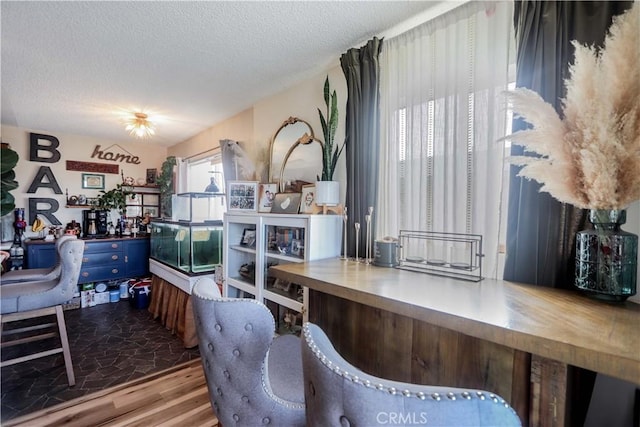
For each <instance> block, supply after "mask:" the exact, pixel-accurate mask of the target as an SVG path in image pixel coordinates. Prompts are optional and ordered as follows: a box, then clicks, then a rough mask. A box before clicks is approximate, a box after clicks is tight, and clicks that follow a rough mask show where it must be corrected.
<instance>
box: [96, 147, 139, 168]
mask: <svg viewBox="0 0 640 427" xmlns="http://www.w3.org/2000/svg"><path fill="white" fill-rule="evenodd" d="M113 147H117V148H118V149H119V150H120V151H124V152H125V153H126V154H123V153H117V152H114V151H108V150H109V149H111V148H113ZM94 157H97V158H99V159H100V160H109V161H112V162H125V163H131V164H134V165H139V164H140V158H139V157H138V156H134V155H133V154H131V153H130V152H128V151H127V150H125V149H124V148H122V147H121V146H119V145H118V144H113V145H110V146H108V147H107V148H105V149H104V150H101V149H100V145H96V148H94V149H93V153H92V154H91V158H94Z"/></svg>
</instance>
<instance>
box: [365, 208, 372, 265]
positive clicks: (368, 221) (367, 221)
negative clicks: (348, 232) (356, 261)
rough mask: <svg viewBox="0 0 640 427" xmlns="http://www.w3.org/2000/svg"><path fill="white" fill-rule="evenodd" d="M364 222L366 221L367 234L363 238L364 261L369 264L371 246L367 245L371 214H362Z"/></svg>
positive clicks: (369, 234)
mask: <svg viewBox="0 0 640 427" xmlns="http://www.w3.org/2000/svg"><path fill="white" fill-rule="evenodd" d="M364 222H366V223H367V234H366V238H365V248H364V263H365V264H369V263H370V262H371V259H370V256H371V248H370V246H369V236H371V215H365V216H364Z"/></svg>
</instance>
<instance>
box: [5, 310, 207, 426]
mask: <svg viewBox="0 0 640 427" xmlns="http://www.w3.org/2000/svg"><path fill="white" fill-rule="evenodd" d="M65 320H66V323H67V334H68V335H69V343H70V346H71V357H72V359H73V364H74V373H75V376H76V385H75V386H74V387H69V386H68V384H67V375H66V370H65V368H64V361H63V359H62V356H60V355H56V356H50V357H45V358H41V359H37V360H33V361H31V362H26V363H20V364H17V365H12V366H8V367H5V368H2V371H1V384H0V395H1V396H2V403H1V408H0V409H1V411H2V412H1V421H2V422H5V421H7V420H10V419H12V418H15V417H18V416H21V415H25V414H28V413H30V412H33V411H37V410H40V409H44V408H47V407H49V406H52V405H55V404H58V403H62V402H66V401H68V400H71V399H75V398H77V397H81V396H84V395H86V394H89V393H92V392H95V391H99V390H102V389H104V388H107V387H111V386H114V385H118V384H122V383H125V382H127V381H131V380H134V379H137V378H140V377H143V376H145V375H148V374H150V373H153V372H158V371H161V370H164V369H167V368H170V367H171V366H174V365H177V364H179V363H182V362H187V361H189V360H193V359H194V358H197V357H199V352H198V349H197V348H195V349H185V348H184V346H183V345H182V341H181V340H180V339H178V338H177V337H176V336H174V335H172V334H171V333H170V331H168V330H167V329H166V328H165V327H164V326H162V325H161V324H160V322H159V320H153V319H152V316H151V315H150V313H149V312H147V311H146V310H138V309H134V308H132V307H130V306H129V304H128V302H126V301H123V302H120V303H117V304H116V303H113V304H112V303H110V304H101V305H98V306H95V307H89V308H84V309H78V310H71V311H66V312H65ZM16 323H17V322H16ZM32 344H35V346H34V347H30V348H38V349H40V348H42V349H46V344H47V342H46V341H43V342H42V343H32ZM52 344H53V345H56V344H57V342H56V341H52V342H50V343H49V345H52ZM18 351H19V350H17V349H16V350H13V349H12V353H9V352H5V351H3V354H2V358H3V359H5V358H6V357H11V354H15V353H17V352H18Z"/></svg>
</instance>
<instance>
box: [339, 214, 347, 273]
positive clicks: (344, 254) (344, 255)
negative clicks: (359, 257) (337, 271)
mask: <svg viewBox="0 0 640 427" xmlns="http://www.w3.org/2000/svg"><path fill="white" fill-rule="evenodd" d="M348 219H349V217H348V216H347V207H346V206H345V207H344V213H343V214H342V223H343V225H342V234H343V238H342V246H343V249H342V258H340V259H341V260H343V261H347V260H348V259H349V257H348V256H347V235H348V233H347V220H348Z"/></svg>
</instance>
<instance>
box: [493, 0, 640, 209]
mask: <svg viewBox="0 0 640 427" xmlns="http://www.w3.org/2000/svg"><path fill="white" fill-rule="evenodd" d="M573 45H574V46H575V49H576V52H575V61H574V63H573V65H571V66H570V68H569V73H570V77H569V79H567V80H566V81H565V85H566V88H567V94H566V98H565V99H563V100H562V109H563V118H561V117H560V116H559V115H558V114H557V112H556V111H555V109H554V108H553V107H552V106H551V105H550V104H548V103H546V102H545V101H544V100H543V99H542V98H541V97H540V95H538V94H537V93H536V92H533V91H531V90H528V89H526V88H517V89H515V90H513V91H509V92H508V93H507V95H508V98H509V100H510V102H511V104H512V108H513V110H514V112H515V113H516V114H517V115H518V116H520V117H522V118H523V119H524V120H526V121H527V122H528V123H530V124H531V125H532V126H533V127H532V128H531V129H526V130H522V131H518V132H515V133H513V134H511V135H508V136H507V137H505V138H504V139H509V140H511V141H512V142H513V143H514V144H517V145H521V146H523V147H524V148H525V151H527V152H530V153H536V154H538V155H539V156H538V157H530V156H513V157H511V162H512V163H513V164H516V165H521V166H522V169H521V170H520V172H519V174H518V175H519V176H523V177H525V178H528V179H533V180H535V181H538V182H539V183H541V184H542V187H541V189H540V191H544V192H548V193H549V194H551V196H553V197H554V198H556V199H558V200H559V201H561V202H563V203H570V204H572V205H575V206H577V207H580V208H584V209H623V208H625V207H627V206H628V205H629V204H630V203H632V202H634V201H635V200H638V199H640V2H635V3H634V5H633V7H632V8H631V9H629V10H628V11H627V12H625V13H624V14H622V15H620V16H618V17H616V18H614V21H613V24H612V25H611V28H610V29H609V33H608V35H607V37H606V39H605V42H604V47H603V49H602V50H600V51H597V50H596V49H595V48H593V47H589V46H582V45H580V44H579V43H577V42H576V41H574V42H573Z"/></svg>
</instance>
